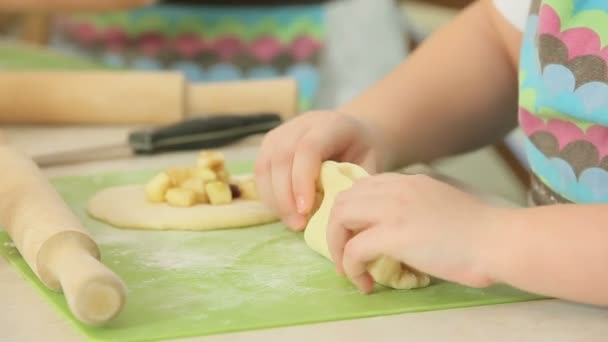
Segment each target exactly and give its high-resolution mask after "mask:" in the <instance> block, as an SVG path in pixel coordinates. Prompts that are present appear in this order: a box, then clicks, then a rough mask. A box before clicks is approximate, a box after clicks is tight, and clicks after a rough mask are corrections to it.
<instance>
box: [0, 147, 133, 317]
mask: <svg viewBox="0 0 608 342" xmlns="http://www.w3.org/2000/svg"><path fill="white" fill-rule="evenodd" d="M0 165H2V167H0V194H1V196H0V225H1V226H2V227H4V228H5V229H6V231H7V232H8V234H9V235H10V236H11V239H12V240H13V242H14V243H15V246H16V247H17V249H18V250H19V252H20V253H21V255H22V256H23V259H24V260H25V261H26V262H27V264H28V265H29V266H30V268H31V269H32V271H33V272H34V273H35V274H36V275H37V276H38V278H39V279H40V280H41V281H42V282H43V283H44V284H45V285H47V286H48V287H49V288H51V289H53V290H55V291H62V292H63V293H64V294H65V297H66V300H67V302H68V306H69V307H70V310H71V311H72V313H73V314H74V316H75V317H76V318H78V319H79V320H80V321H81V322H83V323H86V324H90V325H100V324H103V323H105V322H107V321H109V320H110V319H112V318H113V317H114V316H116V315H117V314H118V312H119V311H120V310H121V309H122V307H123V305H124V302H125V297H126V295H125V293H126V291H125V287H124V285H123V284H122V281H121V280H120V278H119V277H118V275H116V274H114V273H112V272H111V271H110V270H109V269H108V268H107V267H106V266H104V265H103V264H102V263H101V261H100V260H99V249H98V247H97V245H96V244H95V242H94V241H93V238H92V237H91V236H90V235H89V234H88V232H87V231H86V229H84V228H83V227H82V225H81V223H80V222H79V221H78V218H77V217H76V216H75V215H74V214H73V213H72V211H71V210H70V209H69V208H68V207H67V206H66V205H65V204H64V203H63V201H62V199H61V196H59V193H57V191H56V190H55V189H54V188H53V187H52V186H51V184H50V183H49V182H48V181H47V180H46V178H45V177H44V175H43V174H42V172H41V171H40V170H39V169H38V168H37V166H36V165H35V164H34V163H33V162H32V161H31V160H29V159H28V158H27V157H26V156H25V155H23V154H22V153H20V152H18V151H16V150H14V149H13V148H11V147H10V146H8V145H2V144H0Z"/></svg>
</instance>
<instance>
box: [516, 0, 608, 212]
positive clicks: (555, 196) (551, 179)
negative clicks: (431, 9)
mask: <svg viewBox="0 0 608 342" xmlns="http://www.w3.org/2000/svg"><path fill="white" fill-rule="evenodd" d="M519 120H520V125H521V127H522V129H523V131H524V132H525V133H526V135H527V137H528V141H527V142H526V153H527V156H528V161H529V164H530V166H531V169H532V173H533V187H532V198H533V200H534V202H535V203H536V204H549V203H560V202H561V203H563V202H575V203H608V1H607V0H536V1H534V2H533V5H532V9H531V15H530V17H529V21H528V25H527V29H526V32H525V34H524V41H523V47H522V52H521V63H520V100H519Z"/></svg>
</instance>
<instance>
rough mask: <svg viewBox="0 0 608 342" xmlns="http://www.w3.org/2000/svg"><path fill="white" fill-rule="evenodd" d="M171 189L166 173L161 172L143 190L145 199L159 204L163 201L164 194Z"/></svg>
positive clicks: (169, 178)
mask: <svg viewBox="0 0 608 342" xmlns="http://www.w3.org/2000/svg"><path fill="white" fill-rule="evenodd" d="M170 187H171V177H169V175H168V174H167V173H166V172H161V173H159V174H157V175H156V176H154V177H153V178H152V179H150V180H149V181H148V183H146V186H145V188H144V190H145V192H146V198H147V199H148V201H150V202H154V203H161V202H163V201H164V200H165V193H166V192H167V190H169V188H170Z"/></svg>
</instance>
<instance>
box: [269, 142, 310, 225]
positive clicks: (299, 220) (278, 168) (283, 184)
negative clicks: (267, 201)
mask: <svg viewBox="0 0 608 342" xmlns="http://www.w3.org/2000/svg"><path fill="white" fill-rule="evenodd" d="M292 164H293V153H291V151H284V152H282V153H281V154H280V155H279V156H277V157H276V158H275V159H273V161H272V171H271V176H272V187H273V192H274V198H275V199H276V205H277V208H278V210H279V213H280V215H281V217H282V218H283V221H284V222H286V223H287V225H288V226H289V227H290V228H291V229H293V230H301V229H303V228H304V225H305V224H306V222H305V219H304V217H303V216H302V215H299V214H298V213H297V209H296V204H295V200H294V196H293V191H292V182H291V178H292V176H291V172H292Z"/></svg>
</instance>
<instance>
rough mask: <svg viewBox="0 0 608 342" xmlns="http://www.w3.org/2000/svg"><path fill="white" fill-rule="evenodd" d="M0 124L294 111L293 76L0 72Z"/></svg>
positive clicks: (153, 120)
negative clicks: (206, 78) (221, 78)
mask: <svg viewBox="0 0 608 342" xmlns="http://www.w3.org/2000/svg"><path fill="white" fill-rule="evenodd" d="M0 94H2V96H0V123H4V124H8V123H10V124H116V125H122V124H168V123H174V122H178V121H181V120H183V119H186V118H189V117H192V116H197V115H204V114H213V115H217V114H250V113H255V112H270V113H277V114H280V115H281V116H282V117H283V118H284V119H287V118H289V117H291V116H293V115H295V114H296V111H297V105H298V91H297V83H296V82H295V81H294V80H292V79H288V78H285V79H269V80H249V81H230V82H217V83H189V82H188V81H187V80H186V79H185V77H184V76H183V74H182V73H180V72H139V71H126V72H123V71H92V72H88V71H87V72H81V71H30V72H22V71H19V72H16V71H15V72H11V71H8V72H7V71H1V72H0Z"/></svg>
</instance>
